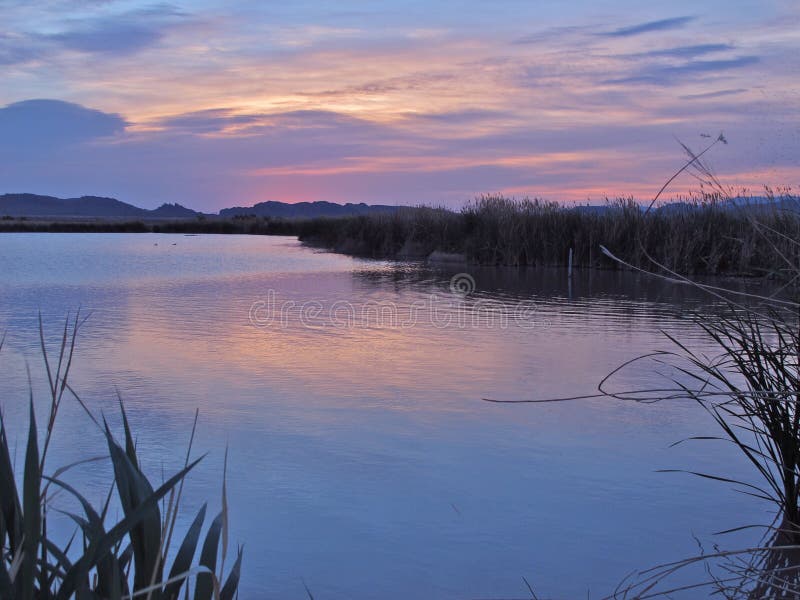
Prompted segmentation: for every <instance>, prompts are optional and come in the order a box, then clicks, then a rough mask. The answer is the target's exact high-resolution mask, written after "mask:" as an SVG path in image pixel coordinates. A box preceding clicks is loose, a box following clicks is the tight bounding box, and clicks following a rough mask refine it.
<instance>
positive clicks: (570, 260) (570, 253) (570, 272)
mask: <svg viewBox="0 0 800 600" xmlns="http://www.w3.org/2000/svg"><path fill="white" fill-rule="evenodd" d="M567 277H572V248H570V249H569V260H568V261H567Z"/></svg>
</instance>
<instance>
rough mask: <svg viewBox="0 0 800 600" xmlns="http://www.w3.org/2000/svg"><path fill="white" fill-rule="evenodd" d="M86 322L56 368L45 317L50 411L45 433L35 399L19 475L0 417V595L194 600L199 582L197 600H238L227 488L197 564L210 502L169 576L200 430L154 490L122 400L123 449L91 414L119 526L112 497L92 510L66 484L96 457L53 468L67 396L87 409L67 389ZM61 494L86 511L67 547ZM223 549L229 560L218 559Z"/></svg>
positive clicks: (12, 599) (19, 599)
mask: <svg viewBox="0 0 800 600" xmlns="http://www.w3.org/2000/svg"><path fill="white" fill-rule="evenodd" d="M79 324H80V317H79V316H76V318H75V320H74V322H73V323H72V329H71V331H70V328H69V326H68V324H65V326H64V332H63V336H62V338H61V345H60V349H59V352H58V355H57V356H56V357H55V361H52V360H51V357H50V356H49V355H48V352H47V348H46V345H45V339H44V328H43V326H42V323H41V318H40V321H39V334H40V340H41V351H42V357H43V360H44V367H45V371H46V375H47V381H48V392H49V408H48V413H47V420H46V424H45V426H44V429H43V432H42V430H41V428H40V426H39V424H37V421H36V415H35V411H34V402H33V394H32V393H31V397H30V399H29V421H28V434H27V442H26V448H25V456H24V464H23V468H22V473H21V477H18V476H17V472H16V470H15V468H14V462H13V461H12V458H11V457H12V452H11V450H10V448H9V435H8V433H9V432H8V429H7V426H6V420H5V418H4V417H3V415H2V413H0V546H1V549H0V598H2V599H3V600H33V599H34V598H35V599H37V600H50V599H52V600H67V599H69V598H77V599H81V600H82V599H89V598H98V599H99V598H102V599H111V600H124V599H130V598H143V599H145V598H146V599H148V600H175V599H177V598H180V597H181V596H185V597H186V598H188V597H189V593H190V592H189V590H190V587H192V583H194V586H193V587H194V598H195V600H211V599H212V598H214V600H232V599H233V598H234V596H235V595H236V591H237V588H238V585H239V573H240V570H241V564H242V550H241V549H239V550H238V552H237V555H236V559H235V561H234V564H233V566H232V567H231V569H230V572H229V574H228V576H227V578H226V579H223V573H222V570H223V562H224V555H225V553H226V551H227V548H226V545H227V523H228V519H227V515H226V505H227V503H226V501H225V497H224V485H223V511H222V512H221V513H220V514H219V515H217V516H216V517H215V518H214V520H213V521H212V522H211V525H210V526H209V527H208V529H207V531H206V533H205V537H204V538H203V542H202V549H201V551H200V556H199V560H198V561H197V562H195V561H194V556H195V554H196V551H197V547H198V545H199V544H200V540H201V533H202V528H203V521H204V520H205V514H206V505H203V507H202V508H201V509H200V511H199V512H198V513H197V515H196V516H195V518H194V520H193V521H192V524H191V525H190V527H189V529H188V530H187V531H186V533H185V534H184V536H183V539H182V541H181V542H180V545H179V546H178V548H177V552H175V556H174V558H173V559H172V562H171V566H170V567H169V569H167V566H168V556H169V554H170V547H171V544H172V542H173V535H174V534H175V533H176V532H175V525H176V521H177V517H178V513H179V508H180V502H181V493H182V490H183V481H184V478H185V477H186V476H187V475H188V474H189V473H190V472H191V471H192V469H194V467H195V466H196V465H197V464H198V463H199V462H200V460H202V457H201V458H198V459H194V460H192V459H191V458H190V455H191V449H192V440H193V439H194V428H193V430H192V438H191V440H190V442H189V447H188V449H187V452H186V458H185V463H184V467H183V468H182V469H181V470H180V471H178V472H177V473H176V474H174V475H173V476H172V477H170V478H169V479H167V480H166V481H165V482H164V483H162V484H161V485H160V486H157V487H156V486H154V485H153V484H152V483H151V482H150V481H149V480H148V478H147V477H146V475H145V474H144V473H143V472H142V470H141V467H140V464H139V458H138V456H137V452H136V444H135V443H134V438H133V435H132V433H131V429H130V427H129V424H128V419H127V416H126V414H125V409H124V407H123V405H122V401H120V410H121V413H122V422H123V429H124V443H123V444H121V443H119V442H117V441H116V439H115V438H114V435H113V434H112V432H111V429H110V427H109V425H108V424H107V423H106V421H105V419H103V420H102V423H101V422H100V421H98V420H97V419H96V418H95V417H94V416H93V415H92V414H91V413H90V412H88V409H87V414H88V415H89V418H90V419H91V421H92V422H93V423H94V424H95V425H96V426H97V427H98V428H99V429H100V430H101V431H102V433H103V436H104V437H105V440H106V453H105V458H106V459H107V460H109V461H110V462H111V464H112V466H113V472H114V478H113V482H112V486H111V491H113V489H114V488H116V491H117V496H118V499H119V503H120V505H121V507H122V513H123V516H122V518H121V519H120V520H119V521H117V522H115V523H114V522H109V506H110V501H111V497H112V496H111V491H110V492H109V495H108V497H107V499H106V501H105V502H104V503H103V504H102V506H93V505H92V504H91V503H90V502H89V501H88V500H87V499H86V498H85V496H83V495H82V494H81V493H80V492H79V491H78V490H77V489H75V488H74V487H73V486H72V485H71V484H69V483H67V481H66V480H65V478H64V476H65V475H66V474H67V472H68V471H69V470H70V469H72V468H74V467H75V466H78V465H79V464H83V463H86V462H89V461H94V460H98V459H97V458H92V459H88V460H83V461H79V462H78V463H74V464H70V465H64V466H61V467H60V468H58V469H56V470H54V471H50V470H49V469H48V468H47V460H46V459H47V454H48V449H49V448H50V442H51V440H52V439H53V432H54V429H55V426H56V421H57V416H58V411H59V408H60V406H61V404H62V401H63V399H64V396H65V394H66V395H67V396H68V397H69V396H73V397H74V399H75V400H76V401H77V402H79V403H80V404H81V406H83V407H84V408H85V409H86V406H85V405H84V404H83V402H82V401H81V400H80V398H79V396H78V395H77V394H76V393H75V392H74V391H73V390H72V388H71V387H70V385H69V383H68V378H69V373H70V369H71V366H72V359H73V354H74V348H75V340H76V337H77V333H78V327H79ZM0 349H2V342H0ZM195 424H196V419H195ZM42 434H43V435H42ZM55 489H60V490H62V491H63V492H65V493H66V494H68V495H70V496H72V497H74V498H75V499H76V500H77V501H78V503H79V504H80V506H81V509H82V514H77V513H76V514H72V513H70V514H69V517H70V518H71V519H72V520H73V521H74V523H75V526H76V532H75V534H73V536H72V538H70V539H69V540H62V539H58V538H55V537H53V536H52V535H51V534H50V532H49V530H48V513H49V512H51V511H52V510H54V508H53V507H52V506H51V503H52V496H53V495H54V490H55ZM220 538H222V542H220ZM220 543H221V545H222V560H218V554H219V548H220ZM223 582H224V583H223Z"/></svg>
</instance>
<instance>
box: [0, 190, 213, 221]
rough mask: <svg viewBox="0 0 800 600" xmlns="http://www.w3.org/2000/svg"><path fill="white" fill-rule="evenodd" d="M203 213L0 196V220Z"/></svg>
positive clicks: (104, 201)
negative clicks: (2, 218)
mask: <svg viewBox="0 0 800 600" xmlns="http://www.w3.org/2000/svg"><path fill="white" fill-rule="evenodd" d="M199 214H200V213H198V212H196V211H194V210H191V209H189V208H186V207H184V206H181V205H180V204H162V205H161V206H160V207H159V208H156V209H155V210H147V209H146V208H139V207H138V206H133V205H132V204H128V203H126V202H121V201H120V200H117V199H116V198H103V197H101V196H81V197H80V198H56V197H54V196H39V195H37V194H3V195H0V216H6V215H8V216H11V217H86V218H89V217H92V218H100V217H106V218H108V217H113V218H120V217H121V218H137V219H141V218H156V219H163V218H192V217H196V216H197V215H199Z"/></svg>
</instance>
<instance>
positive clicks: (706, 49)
mask: <svg viewBox="0 0 800 600" xmlns="http://www.w3.org/2000/svg"><path fill="white" fill-rule="evenodd" d="M735 49H736V47H735V46H732V45H730V44H695V45H691V46H677V47H674V48H663V49H661V50H649V51H647V52H638V53H635V54H631V55H630V56H632V57H634V58H640V57H650V58H660V57H667V58H695V57H697V56H705V55H706V54H713V53H716V52H726V51H728V50H735Z"/></svg>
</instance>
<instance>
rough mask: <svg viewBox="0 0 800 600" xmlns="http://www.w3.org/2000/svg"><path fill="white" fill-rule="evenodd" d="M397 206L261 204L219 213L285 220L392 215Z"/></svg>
mask: <svg viewBox="0 0 800 600" xmlns="http://www.w3.org/2000/svg"><path fill="white" fill-rule="evenodd" d="M396 210H397V207H396V206H388V205H386V204H363V203H361V204H349V203H348V204H335V203H333V202H324V201H318V202H297V203H296V204H288V203H286V202H275V201H272V200H270V201H268V202H259V203H258V204H256V205H254V206H248V207H245V206H234V207H232V208H223V209H222V210H221V211H219V215H220V216H221V217H234V216H246V215H256V216H258V217H282V218H285V219H295V218H309V217H344V216H352V215H366V214H374V213H391V212H395V211H396Z"/></svg>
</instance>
